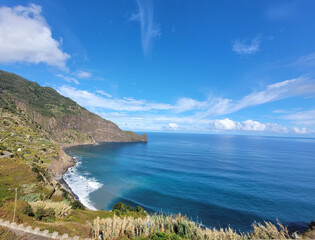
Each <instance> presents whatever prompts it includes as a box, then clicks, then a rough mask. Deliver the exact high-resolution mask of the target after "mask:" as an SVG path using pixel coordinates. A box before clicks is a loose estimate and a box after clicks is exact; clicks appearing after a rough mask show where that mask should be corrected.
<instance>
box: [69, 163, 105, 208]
mask: <svg viewBox="0 0 315 240" xmlns="http://www.w3.org/2000/svg"><path fill="white" fill-rule="evenodd" d="M76 160H77V163H76V165H75V166H74V167H71V168H69V169H68V171H67V172H66V173H65V175H64V176H63V178H64V180H65V181H66V183H67V184H68V186H69V187H70V188H71V190H72V191H73V192H74V193H75V194H76V195H77V196H78V198H79V200H80V202H81V203H82V204H83V205H84V206H85V207H87V208H89V209H91V210H97V209H96V208H95V207H94V205H93V203H92V201H91V200H90V198H89V195H90V194H91V193H92V192H94V191H96V190H97V189H99V188H101V187H102V186H103V184H101V183H99V182H98V181H97V180H96V179H95V178H92V177H88V175H90V173H88V172H85V173H84V174H81V173H79V171H78V167H79V166H80V165H81V162H80V160H79V158H77V157H76Z"/></svg>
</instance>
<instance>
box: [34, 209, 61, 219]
mask: <svg viewBox="0 0 315 240" xmlns="http://www.w3.org/2000/svg"><path fill="white" fill-rule="evenodd" d="M34 216H35V219H36V220H39V221H45V222H53V221H55V219H56V217H55V210H54V209H53V208H48V209H44V208H42V207H41V208H38V209H37V211H36V212H35V214H34Z"/></svg>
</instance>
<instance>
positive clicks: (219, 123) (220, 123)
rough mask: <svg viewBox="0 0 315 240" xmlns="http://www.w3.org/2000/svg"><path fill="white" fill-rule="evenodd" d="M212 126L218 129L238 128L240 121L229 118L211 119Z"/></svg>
mask: <svg viewBox="0 0 315 240" xmlns="http://www.w3.org/2000/svg"><path fill="white" fill-rule="evenodd" d="M213 124H214V128H215V129H219V130H235V129H239V128H240V123H238V122H235V121H233V120H231V119H229V118H225V119H216V120H214V121H213Z"/></svg>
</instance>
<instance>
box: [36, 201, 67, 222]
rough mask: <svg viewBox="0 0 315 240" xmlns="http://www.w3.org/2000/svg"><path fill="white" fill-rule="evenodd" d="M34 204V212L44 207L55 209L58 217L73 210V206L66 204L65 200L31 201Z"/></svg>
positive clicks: (64, 215)
mask: <svg viewBox="0 0 315 240" xmlns="http://www.w3.org/2000/svg"><path fill="white" fill-rule="evenodd" d="M30 205H31V206H32V210H33V212H36V211H37V210H38V209H40V208H43V209H45V210H47V209H50V208H52V209H54V211H55V215H56V217H57V218H63V217H66V216H67V215H68V214H69V213H70V212H71V206H70V205H69V204H66V203H65V202H44V201H37V202H30Z"/></svg>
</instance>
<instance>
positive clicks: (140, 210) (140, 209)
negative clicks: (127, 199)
mask: <svg viewBox="0 0 315 240" xmlns="http://www.w3.org/2000/svg"><path fill="white" fill-rule="evenodd" d="M136 212H139V213H142V212H144V209H143V208H142V207H140V206H137V208H136Z"/></svg>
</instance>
